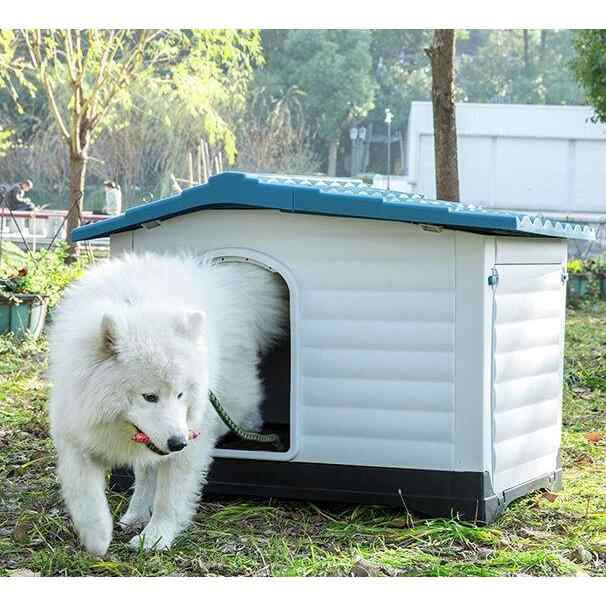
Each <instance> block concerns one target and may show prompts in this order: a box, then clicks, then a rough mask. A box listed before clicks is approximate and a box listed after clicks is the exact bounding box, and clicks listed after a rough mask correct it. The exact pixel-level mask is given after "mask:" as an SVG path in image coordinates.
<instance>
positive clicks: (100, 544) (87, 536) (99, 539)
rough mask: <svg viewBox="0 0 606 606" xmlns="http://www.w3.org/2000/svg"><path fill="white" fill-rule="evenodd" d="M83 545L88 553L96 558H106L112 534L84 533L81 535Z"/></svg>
mask: <svg viewBox="0 0 606 606" xmlns="http://www.w3.org/2000/svg"><path fill="white" fill-rule="evenodd" d="M80 538H81V540H82V544H83V545H84V547H85V549H86V551H88V553H90V554H92V555H95V556H104V555H105V554H106V553H107V550H108V549H109V544H110V543H111V540H112V535H111V532H109V533H108V532H95V533H93V532H84V533H81V537H80Z"/></svg>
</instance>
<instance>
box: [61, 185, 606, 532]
mask: <svg viewBox="0 0 606 606" xmlns="http://www.w3.org/2000/svg"><path fill="white" fill-rule="evenodd" d="M107 236H109V237H110V238H111V253H112V255H117V254H120V253H121V252H123V251H136V252H142V251H158V252H163V251H166V252H168V251H172V252H176V251H179V250H183V249H187V250H195V251H197V252H198V253H199V254H200V256H201V257H203V256H204V257H208V256H210V257H212V258H213V259H214V260H215V262H252V263H258V264H261V265H263V266H265V267H266V268H268V269H269V270H271V271H274V272H278V273H279V274H280V275H281V276H282V278H283V279H284V280H285V282H286V284H287V286H288V288H289V292H290V326H291V331H290V338H289V339H288V342H286V343H284V344H281V345H280V346H279V347H278V348H277V349H276V351H274V352H273V353H272V355H271V356H270V359H266V360H263V362H262V364H261V373H262V374H263V376H264V380H265V384H266V386H267V401H266V402H265V404H264V418H265V420H266V422H267V426H268V427H271V428H272V429H274V430H275V429H277V430H279V431H281V432H282V433H283V435H285V436H286V440H285V443H286V447H285V450H284V451H283V452H274V451H271V450H260V449H259V447H257V446H255V445H251V444H238V443H237V441H234V440H233V439H229V437H228V438H227V439H226V440H224V441H223V443H222V444H220V445H219V446H218V447H217V449H216V450H215V454H216V459H215V463H214V465H213V468H212V470H211V474H210V477H209V484H208V485H207V488H206V489H205V490H206V491H207V492H210V493H214V494H242V495H257V496H276V497H285V498H304V499H310V500H312V499H319V500H322V499H324V500H337V501H352V502H366V503H384V504H392V505H396V506H402V504H403V503H404V504H405V505H406V506H407V507H408V509H410V510H411V511H419V512H422V513H425V514H429V515H439V516H444V515H445V516H448V515H451V514H453V513H458V514H460V515H461V516H463V517H466V518H471V519H477V520H481V521H491V520H493V519H494V518H495V516H496V515H497V514H498V513H499V512H500V511H501V510H502V509H503V508H504V507H505V506H506V505H507V504H508V503H509V502H511V501H512V500H513V499H515V498H518V497H520V496H522V495H524V494H527V493H528V492H530V491H532V490H535V489H537V488H540V487H554V486H557V484H558V482H559V480H560V463H559V446H560V429H561V404H562V361H563V341H564V316H565V297H566V288H565V281H566V277H567V276H566V255H567V253H566V239H567V238H581V239H593V238H594V237H595V236H594V234H593V232H592V231H591V230H589V229H587V228H583V227H581V226H578V225H573V224H569V223H560V222H557V223H556V222H551V221H548V220H544V219H541V218H537V217H530V216H525V215H519V214H515V213H509V212H501V211H487V210H484V209H482V208H479V207H474V206H465V205H463V204H455V203H446V202H439V201H431V200H424V199H422V198H420V197H418V196H408V195H405V194H400V193H395V192H388V191H384V190H377V189H372V188H369V187H367V186H365V185H363V184H361V183H359V182H342V181H341V182H337V181H328V180H314V179H303V178H300V179H299V178H297V179H294V178H287V177H274V176H262V175H245V174H241V173H223V174H220V175H218V176H216V177H213V178H211V179H210V180H209V182H208V183H207V184H205V185H201V186H198V187H193V188H190V189H187V190H185V191H183V192H182V193H181V194H179V195H176V196H174V197H170V198H167V199H164V200H159V201H156V202H152V203H148V204H144V205H142V206H138V207H135V208H132V209H129V210H128V211H127V212H126V213H124V214H123V215H120V216H117V217H114V218H110V219H107V220H104V221H102V222H99V223H95V224H91V225H88V226H83V227H80V228H79V229H77V230H76V231H75V232H74V234H73V237H74V240H87V239H91V238H97V237H107ZM224 405H225V407H226V408H229V403H228V402H225V403H224Z"/></svg>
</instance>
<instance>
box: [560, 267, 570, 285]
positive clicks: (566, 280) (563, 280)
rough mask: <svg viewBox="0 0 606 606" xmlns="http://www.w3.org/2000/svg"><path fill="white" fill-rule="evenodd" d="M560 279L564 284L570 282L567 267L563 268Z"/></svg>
mask: <svg viewBox="0 0 606 606" xmlns="http://www.w3.org/2000/svg"><path fill="white" fill-rule="evenodd" d="M560 280H561V281H562V284H566V282H568V272H567V271H566V270H565V269H562V275H561V276H560Z"/></svg>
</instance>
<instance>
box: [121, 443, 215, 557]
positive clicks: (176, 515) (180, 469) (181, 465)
mask: <svg viewBox="0 0 606 606" xmlns="http://www.w3.org/2000/svg"><path fill="white" fill-rule="evenodd" d="M210 461H211V457H210V448H208V447H203V446H202V445H197V444H190V446H188V447H187V448H186V449H185V450H184V451H183V452H181V453H179V454H177V455H175V456H172V457H171V458H170V459H169V460H167V461H162V462H161V463H160V465H159V466H158V472H157V474H158V475H157V481H156V494H155V497H154V505H153V512H152V517H151V520H150V521H149V524H148V525H147V526H146V527H145V528H144V530H143V532H141V534H140V535H138V536H135V537H133V539H132V540H131V542H130V546H131V547H133V548H135V549H138V548H139V547H140V546H141V545H142V546H143V548H144V549H168V548H169V547H170V546H171V545H172V542H173V540H174V539H175V537H176V536H177V535H178V534H179V533H180V532H181V531H182V530H183V529H184V528H186V527H187V526H188V525H189V523H190V522H191V519H192V517H193V515H194V513H195V511H196V508H197V505H198V498H199V493H200V488H201V486H202V483H203V482H204V479H205V477H206V472H207V471H208V467H209V465H210Z"/></svg>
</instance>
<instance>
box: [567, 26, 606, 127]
mask: <svg viewBox="0 0 606 606" xmlns="http://www.w3.org/2000/svg"><path fill="white" fill-rule="evenodd" d="M574 47H575V49H576V57H575V59H574V62H573V67H574V72H575V74H576V77H577V79H578V81H579V83H580V84H581V86H582V87H583V89H584V91H585V94H586V95H587V100H588V101H589V103H591V105H592V106H593V108H594V110H595V115H596V118H597V119H598V120H600V121H601V122H606V30H603V29H587V30H581V31H579V32H577V33H576V34H575V37H574Z"/></svg>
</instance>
